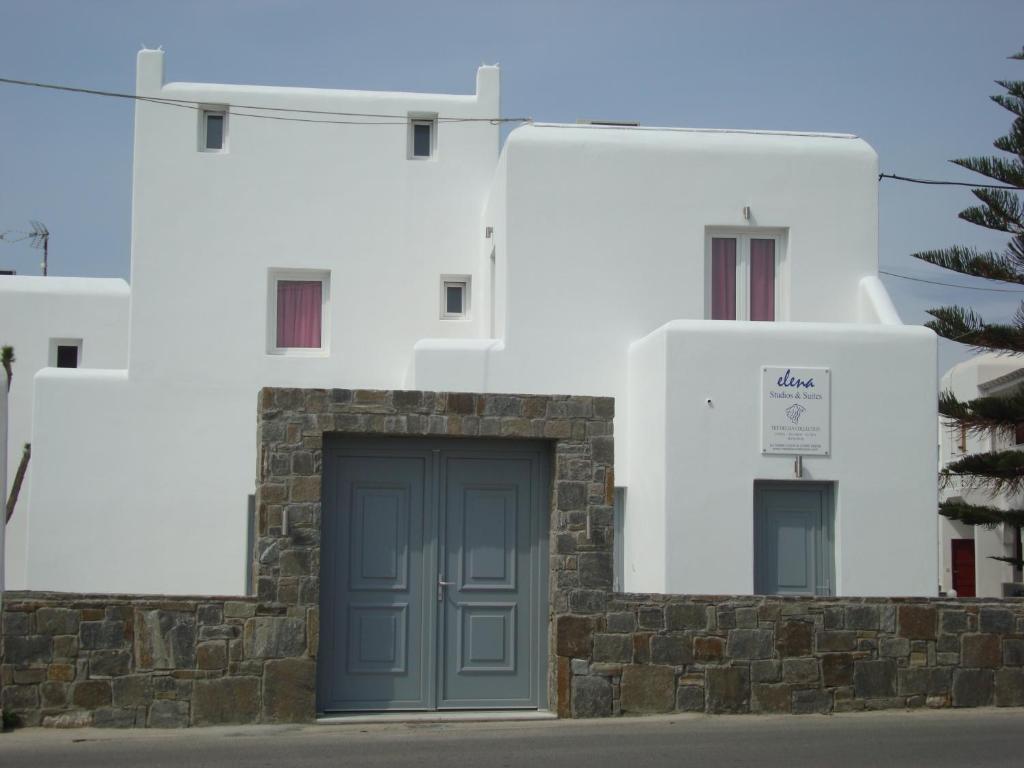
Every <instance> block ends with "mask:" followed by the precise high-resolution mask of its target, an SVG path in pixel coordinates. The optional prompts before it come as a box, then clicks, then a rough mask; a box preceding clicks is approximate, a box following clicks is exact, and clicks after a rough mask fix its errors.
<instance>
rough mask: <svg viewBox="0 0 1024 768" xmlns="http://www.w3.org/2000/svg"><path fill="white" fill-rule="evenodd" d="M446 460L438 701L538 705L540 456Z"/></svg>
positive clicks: (479, 705) (454, 705)
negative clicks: (537, 498)
mask: <svg viewBox="0 0 1024 768" xmlns="http://www.w3.org/2000/svg"><path fill="white" fill-rule="evenodd" d="M443 466H444V472H443V480H442V483H443V486H442V500H443V505H442V514H441V515H440V520H441V527H442V535H441V541H442V542H443V551H442V559H441V562H442V563H443V565H444V567H443V571H442V576H443V580H444V581H446V582H449V583H450V585H449V586H444V587H443V588H442V590H441V591H440V592H439V595H440V597H441V600H440V608H441V619H440V628H441V633H442V634H441V642H440V645H439V647H440V648H441V658H440V662H441V670H440V680H439V685H438V697H439V700H438V706H439V707H442V708H474V709H477V708H483V707H536V706H537V704H538V700H537V693H538V692H537V685H536V684H535V681H536V678H537V675H536V674H535V673H536V663H537V659H536V658H534V654H533V652H532V650H533V649H532V644H531V642H530V641H531V639H532V638H533V636H534V634H535V632H536V618H535V616H534V611H533V607H534V602H535V599H536V598H535V594H534V593H535V586H536V574H535V571H536V568H535V565H536V563H535V561H534V559H533V558H534V557H535V556H536V551H537V548H536V547H535V546H532V545H533V542H534V540H535V538H536V534H537V532H536V524H535V515H534V514H533V502H534V487H535V484H536V479H535V477H534V474H535V466H534V462H533V461H531V459H530V458H528V457H527V458H512V457H486V456H470V455H466V456H457V455H449V456H446V457H445V460H444V465H443Z"/></svg>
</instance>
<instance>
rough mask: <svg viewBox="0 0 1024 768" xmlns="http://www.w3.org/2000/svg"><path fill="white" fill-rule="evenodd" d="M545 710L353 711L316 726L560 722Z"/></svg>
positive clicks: (324, 717)
mask: <svg viewBox="0 0 1024 768" xmlns="http://www.w3.org/2000/svg"><path fill="white" fill-rule="evenodd" d="M557 719H558V715H556V714H555V713H554V712H551V711H549V710H546V709H460V710H448V711H446V712H353V713H351V714H348V713H332V714H327V715H320V716H319V717H318V718H317V719H316V723H317V725H358V724H372V723H459V722H461V723H491V722H501V721H514V720H557Z"/></svg>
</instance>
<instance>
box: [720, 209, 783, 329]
mask: <svg viewBox="0 0 1024 768" xmlns="http://www.w3.org/2000/svg"><path fill="white" fill-rule="evenodd" d="M713 238H735V240H736V320H744V321H749V320H750V241H751V240H774V241H775V320H774V321H773V322H776V323H777V322H779V321H781V320H788V319H789V306H788V296H787V292H786V290H785V282H786V281H785V277H784V268H785V265H786V233H785V232H782V231H779V230H777V229H773V230H755V229H744V230H737V229H724V228H718V227H708V228H707V231H706V233H705V237H704V319H705V320H710V319H711V309H712V307H711V288H712V280H711V241H712V239H713Z"/></svg>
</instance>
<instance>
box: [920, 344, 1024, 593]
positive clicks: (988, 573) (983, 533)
mask: <svg viewBox="0 0 1024 768" xmlns="http://www.w3.org/2000/svg"><path fill="white" fill-rule="evenodd" d="M1021 384H1024V362H1022V361H1021V360H1020V359H1019V358H1017V357H1014V356H1011V355H1000V354H998V353H986V354H981V355H977V356H976V357H973V358H971V359H970V360H966V361H965V362H962V363H960V364H958V365H954V366H953V367H952V368H950V369H949V370H948V371H947V372H946V374H945V375H944V376H943V377H942V381H941V388H942V390H943V391H950V392H952V393H953V394H954V395H956V396H957V398H958V399H959V400H973V399H974V398H977V397H998V396H1000V395H1005V394H1008V393H1010V392H1011V391H1013V390H1016V389H1018V388H1019V387H1020V386H1021ZM1019 446H1024V430H1022V429H1018V430H1017V431H1016V432H1015V433H1014V434H1005V435H1000V434H990V433H988V434H980V435H979V434H972V433H971V432H970V431H969V430H966V429H962V428H961V427H959V426H955V425H949V424H945V423H943V424H941V425H940V430H939V451H940V464H941V466H943V467H945V466H947V465H949V464H950V463H951V462H953V461H956V460H957V459H960V458H962V457H963V456H966V455H969V454H972V453H984V452H988V451H1001V450H1007V449H1010V448H1016V447H1019ZM954 483H955V484H954V485H953V486H951V487H947V488H943V489H942V490H941V491H940V497H941V498H944V499H945V498H959V499H962V500H963V501H965V502H968V503H971V504H979V505H984V506H992V507H996V508H998V509H1022V508H1024V496H1022V494H1019V493H1018V494H1008V493H999V494H992V493H991V492H990V491H988V490H984V489H977V488H969V487H965V486H964V485H963V483H962V482H957V481H954ZM1020 546H1021V544H1020V534H1019V532H1018V530H1017V529H1016V528H1015V527H1013V526H1010V525H997V526H993V527H991V528H988V527H985V526H970V525H965V524H963V523H961V522H958V521H954V520H949V519H947V518H945V517H940V518H939V562H940V566H941V576H942V581H941V587H942V590H943V591H944V592H947V593H950V594H956V595H958V596H960V597H1004V596H1007V595H1019V594H1022V593H1024V585H1022V584H1021V582H1022V581H1024V579H1022V578H1021V573H1020V570H1019V569H1015V568H1014V567H1013V566H1012V565H1011V564H1009V563H1005V562H1003V561H1001V560H993V559H992V558H993V557H1020Z"/></svg>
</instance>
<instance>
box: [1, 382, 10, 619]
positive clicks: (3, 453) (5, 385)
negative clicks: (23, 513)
mask: <svg viewBox="0 0 1024 768" xmlns="http://www.w3.org/2000/svg"><path fill="white" fill-rule="evenodd" d="M5 368H6V366H5ZM10 388H11V377H10V374H8V372H7V371H6V370H4V369H0V500H2V502H3V503H2V504H0V507H2V509H0V614H2V612H3V607H4V549H5V546H4V542H5V537H4V533H5V529H6V528H7V394H8V391H9V390H10Z"/></svg>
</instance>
